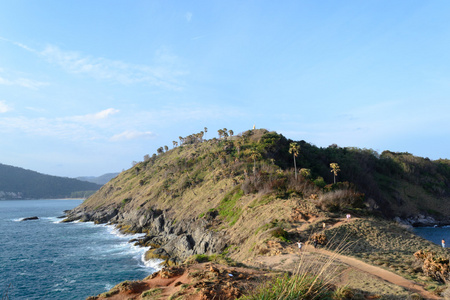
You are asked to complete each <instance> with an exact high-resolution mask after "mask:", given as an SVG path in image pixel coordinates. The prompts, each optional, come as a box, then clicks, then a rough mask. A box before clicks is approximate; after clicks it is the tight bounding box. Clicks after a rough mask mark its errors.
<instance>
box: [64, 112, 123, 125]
mask: <svg viewBox="0 0 450 300" xmlns="http://www.w3.org/2000/svg"><path fill="white" fill-rule="evenodd" d="M118 112H119V110H118V109H115V108H108V109H105V110H102V111H100V112H98V113H94V114H87V115H82V116H73V117H68V118H67V119H68V120H71V121H75V122H87V123H89V122H95V121H98V120H103V119H106V118H108V117H109V116H112V115H114V114H117V113H118Z"/></svg>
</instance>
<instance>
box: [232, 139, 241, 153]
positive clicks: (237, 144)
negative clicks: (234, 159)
mask: <svg viewBox="0 0 450 300" xmlns="http://www.w3.org/2000/svg"><path fill="white" fill-rule="evenodd" d="M241 146H242V139H237V140H235V141H234V147H236V149H237V151H238V155H239V152H240V151H241Z"/></svg>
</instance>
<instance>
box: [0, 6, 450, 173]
mask: <svg viewBox="0 0 450 300" xmlns="http://www.w3.org/2000/svg"><path fill="white" fill-rule="evenodd" d="M449 15H450V2H448V1H362V0H361V1H300V0H296V1H149V0H146V1H139V0H135V1H118V0H107V1H106V0H103V1H102V0H97V1H90V0H89V1H83V0H81V1H53V0H52V1H50V0H48V1H45V0H37V1H29V0H28V1H22V0H15V1H1V2H0V139H1V141H2V147H1V148H0V163H3V164H8V165H14V166H18V167H22V168H26V169H31V170H35V171H38V172H41V173H45V174H51V175H58V176H67V177H76V176H84V175H93V176H98V175H102V174H104V173H108V172H120V171H122V170H123V169H128V168H129V167H131V163H132V161H140V160H142V159H143V156H144V155H145V154H150V155H151V154H153V153H156V149H157V148H159V147H161V146H164V145H168V146H169V147H170V148H171V147H172V141H174V140H175V141H178V137H179V136H187V135H189V134H191V133H197V132H199V131H201V130H203V128H204V127H207V128H208V133H207V134H206V138H212V137H217V130H218V129H220V128H224V127H225V128H228V129H233V131H234V132H235V133H239V132H243V131H245V130H248V129H251V128H252V127H253V125H254V124H255V125H256V127H257V128H266V129H269V130H275V131H277V132H279V133H282V134H283V135H285V136H286V137H288V138H291V139H293V140H305V141H307V142H310V143H312V144H315V145H317V146H320V147H327V146H328V145H331V144H334V143H335V144H338V145H339V146H341V147H359V148H372V149H374V150H376V151H378V152H382V151H384V150H391V151H407V152H410V153H413V154H414V155H418V156H423V157H429V158H430V159H439V158H450V154H449V150H450V139H449V137H450V126H449V124H450V120H449V112H450V101H449V100H450V68H449V67H450V22H448V16H449Z"/></svg>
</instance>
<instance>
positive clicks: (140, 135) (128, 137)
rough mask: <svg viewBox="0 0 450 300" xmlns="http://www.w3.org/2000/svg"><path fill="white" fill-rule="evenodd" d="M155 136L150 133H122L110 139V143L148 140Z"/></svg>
mask: <svg viewBox="0 0 450 300" xmlns="http://www.w3.org/2000/svg"><path fill="white" fill-rule="evenodd" d="M154 136H155V134H154V133H153V132H151V131H145V132H141V131H130V130H127V131H124V132H122V133H119V134H116V135H114V136H112V137H111V139H110V140H111V141H113V142H117V141H123V140H135V139H149V138H153V137H154Z"/></svg>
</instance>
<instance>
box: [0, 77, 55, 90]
mask: <svg viewBox="0 0 450 300" xmlns="http://www.w3.org/2000/svg"><path fill="white" fill-rule="evenodd" d="M0 85H11V86H12V85H16V86H21V87H26V88H30V89H37V88H39V87H42V86H46V85H49V84H48V83H47V82H41V81H36V80H32V79H28V78H16V79H8V78H5V77H2V76H0Z"/></svg>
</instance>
